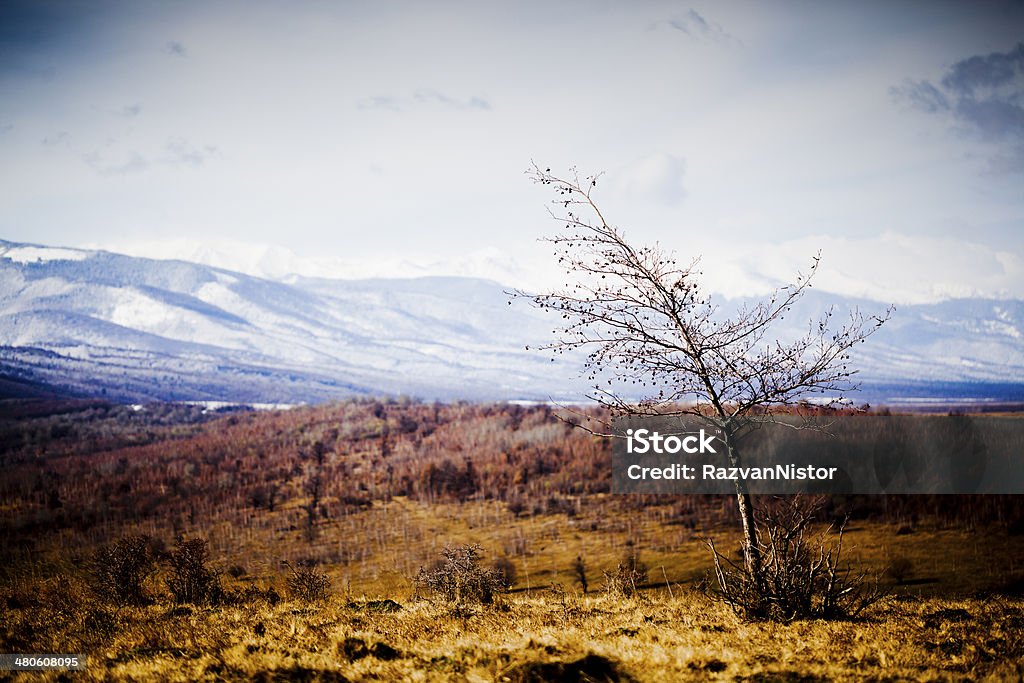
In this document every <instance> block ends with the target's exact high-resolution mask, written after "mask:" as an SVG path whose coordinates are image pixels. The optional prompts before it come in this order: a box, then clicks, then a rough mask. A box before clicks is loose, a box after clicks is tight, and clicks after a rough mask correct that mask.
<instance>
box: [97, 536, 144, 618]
mask: <svg viewBox="0 0 1024 683" xmlns="http://www.w3.org/2000/svg"><path fill="white" fill-rule="evenodd" d="M156 571H157V545H156V543H155V542H154V540H153V538H152V537H150V536H146V535H142V536H125V537H123V538H120V539H118V540H117V541H115V542H114V543H113V544H112V545H108V546H104V547H102V548H100V549H99V550H97V551H96V554H95V555H94V556H93V561H92V578H93V584H94V587H95V589H96V592H97V593H98V594H99V596H100V597H102V598H105V599H107V600H110V601H111V602H114V603H117V604H119V605H143V604H147V603H149V602H151V600H150V598H149V596H148V595H147V594H146V592H145V583H146V581H147V580H148V579H149V578H150V577H152V576H153V575H154V574H156Z"/></svg>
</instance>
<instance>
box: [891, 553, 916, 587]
mask: <svg viewBox="0 0 1024 683" xmlns="http://www.w3.org/2000/svg"><path fill="white" fill-rule="evenodd" d="M885 573H886V575H888V577H889V578H890V579H892V580H893V581H895V582H896V583H903V582H904V581H906V580H908V579H909V578H910V577H911V576H913V574H914V562H913V560H911V559H910V558H908V557H903V556H902V555H901V556H899V557H894V558H892V560H890V561H889V566H888V567H886V568H885Z"/></svg>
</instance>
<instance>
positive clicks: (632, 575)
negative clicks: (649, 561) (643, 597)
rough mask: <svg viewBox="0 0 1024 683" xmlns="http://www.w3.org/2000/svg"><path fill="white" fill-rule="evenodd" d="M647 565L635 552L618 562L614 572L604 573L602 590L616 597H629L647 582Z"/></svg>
mask: <svg viewBox="0 0 1024 683" xmlns="http://www.w3.org/2000/svg"><path fill="white" fill-rule="evenodd" d="M647 572H648V569H647V565H646V564H644V563H643V562H641V561H640V556H639V554H638V553H636V552H635V551H632V552H630V553H628V554H627V555H626V556H625V557H624V558H622V562H619V564H618V566H617V567H616V568H615V571H614V572H604V589H605V590H606V591H607V592H608V593H611V594H612V595H617V596H630V595H633V594H635V593H636V591H637V588H639V587H640V586H642V585H643V584H644V583H645V582H646V581H647Z"/></svg>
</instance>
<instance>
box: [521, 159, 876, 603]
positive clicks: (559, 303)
mask: <svg viewBox="0 0 1024 683" xmlns="http://www.w3.org/2000/svg"><path fill="white" fill-rule="evenodd" d="M527 173H528V175H529V176H530V177H531V178H532V179H533V180H534V182H536V183H539V184H541V185H544V186H547V187H549V188H550V189H552V190H553V191H554V192H555V194H556V197H555V199H554V200H553V201H552V205H553V206H554V209H552V210H551V215H552V217H553V218H555V219H556V220H558V221H559V222H560V223H561V224H562V225H563V226H564V232H562V233H560V234H558V235H556V236H555V237H551V238H548V239H547V241H549V242H551V243H553V244H554V245H555V247H556V252H555V256H556V257H558V261H559V263H560V264H561V265H562V266H563V267H564V268H565V270H566V272H567V274H568V275H569V281H568V282H567V283H566V285H565V287H564V289H561V290H557V291H553V292H549V293H543V294H535V295H530V294H526V293H522V292H518V293H517V294H518V295H519V296H523V297H527V298H529V299H530V300H532V302H533V304H534V305H535V306H537V307H539V308H541V309H544V310H548V311H551V312H553V313H555V314H557V315H559V316H560V317H561V318H562V320H563V325H562V328H561V330H560V333H559V336H558V338H557V339H556V341H553V342H551V343H549V344H546V345H544V346H543V347H542V348H546V349H549V350H552V351H554V352H556V353H564V352H566V351H575V350H584V351H586V352H587V356H586V360H585V368H586V370H587V376H588V379H589V380H590V381H591V382H593V385H592V386H593V391H592V392H591V393H590V394H589V397H590V398H591V399H592V400H595V401H597V402H598V403H600V404H601V405H604V406H605V407H607V408H609V409H611V411H612V414H613V415H619V416H622V415H694V416H698V417H700V418H702V419H704V420H707V421H708V422H710V423H711V424H712V425H713V426H714V427H715V428H716V429H717V431H718V433H719V434H720V438H721V440H722V441H723V443H724V449H725V454H726V457H727V458H728V460H729V464H730V465H731V466H734V467H738V466H740V465H741V461H742V454H741V453H740V449H739V447H738V439H739V437H740V435H741V434H742V432H743V431H744V430H745V429H747V428H748V427H749V426H750V425H751V424H752V421H753V420H755V419H758V420H760V419H765V418H766V417H767V418H770V416H771V415H772V414H773V413H775V412H778V411H779V410H780V409H784V408H786V407H787V406H795V405H799V404H802V403H805V402H806V401H807V400H808V399H817V400H819V401H820V402H821V403H823V404H824V405H825V406H834V405H836V404H839V403H841V402H843V401H844V398H843V393H844V392H846V391H850V390H852V389H853V388H854V385H853V383H852V381H851V378H852V376H853V375H854V373H855V371H854V370H852V369H850V367H849V365H848V361H849V353H850V350H851V349H852V348H853V347H854V346H855V345H856V344H859V343H861V342H863V341H864V340H865V339H866V338H867V337H868V336H870V335H871V334H872V333H873V332H874V331H875V330H876V329H878V327H879V326H881V325H882V323H884V322H885V320H886V319H887V318H888V313H886V314H885V315H884V316H881V317H865V316H864V315H862V314H861V313H860V312H859V311H854V313H853V314H852V315H851V318H850V320H849V321H847V322H846V324H844V325H840V326H834V325H833V322H832V311H831V310H827V311H824V312H823V313H822V315H821V318H820V319H819V320H816V321H811V322H810V323H809V325H808V329H807V332H806V333H805V334H803V335H801V336H800V337H799V338H797V339H794V340H786V341H782V340H780V339H778V338H776V337H774V336H773V335H772V328H773V326H774V324H775V323H776V322H778V321H780V320H781V319H782V318H783V317H784V316H785V315H786V313H787V312H788V311H790V309H791V308H792V307H793V306H794V305H795V304H796V303H797V301H799V300H800V298H801V297H803V296H804V294H805V293H806V292H807V290H808V288H809V287H810V286H811V279H812V278H813V277H814V274H815V272H816V271H817V268H818V261H819V257H818V256H815V257H814V258H813V260H812V262H811V267H810V269H809V271H808V272H807V273H806V274H798V275H797V277H796V280H795V282H793V283H792V284H789V285H786V286H783V287H780V288H778V289H777V290H776V291H775V292H774V293H773V294H771V295H770V296H768V297H766V298H764V299H762V300H760V301H758V302H756V303H753V304H748V305H744V306H742V307H741V308H739V310H737V311H735V312H734V313H733V314H732V315H731V316H730V317H726V316H724V315H722V314H721V312H720V311H719V310H718V307H717V306H716V304H715V303H713V301H712V299H711V297H710V295H709V294H708V293H707V292H706V291H704V289H703V288H702V287H701V284H700V282H699V280H698V275H699V273H698V272H697V271H696V266H697V262H698V259H696V258H695V259H693V260H692V261H690V262H689V263H688V264H685V265H681V264H680V263H679V262H678V261H677V260H676V257H675V255H674V254H673V253H672V252H671V251H667V250H664V249H662V248H661V247H660V246H658V245H654V246H650V245H647V246H642V245H634V244H632V243H630V242H628V241H627V240H626V237H625V235H624V234H623V232H622V231H621V230H619V229H618V228H616V227H614V226H612V225H610V224H609V223H608V221H607V220H606V219H605V217H604V215H603V214H602V213H601V210H600V209H599V208H598V206H597V204H596V203H595V201H594V199H593V197H592V193H593V192H594V190H595V188H596V187H597V181H598V180H599V176H586V177H583V178H581V177H580V176H579V175H578V173H577V172H576V171H575V170H574V169H573V170H572V171H571V172H570V174H569V175H568V176H567V177H564V178H562V177H558V176H556V175H553V174H552V173H551V170H550V169H544V170H541V169H540V168H539V167H538V166H536V165H534V166H533V167H532V169H531V170H529V171H528V172H527ZM623 385H629V386H633V387H637V388H639V393H641V394H642V395H643V398H642V399H640V400H638V401H633V400H630V399H629V398H628V397H627V396H625V395H624V392H622V391H621V390H620V389H619V388H618V387H621V386H623ZM736 503H737V506H738V509H739V516H740V520H741V524H742V528H743V555H744V565H745V571H746V573H747V575H748V578H750V579H751V580H752V581H753V583H754V585H760V583H761V581H760V579H761V577H762V566H761V565H762V558H761V551H760V545H759V543H758V537H757V526H756V524H755V517H754V506H753V504H752V500H751V496H750V493H749V491H748V489H747V486H746V482H745V481H744V480H742V479H738V480H737V481H736Z"/></svg>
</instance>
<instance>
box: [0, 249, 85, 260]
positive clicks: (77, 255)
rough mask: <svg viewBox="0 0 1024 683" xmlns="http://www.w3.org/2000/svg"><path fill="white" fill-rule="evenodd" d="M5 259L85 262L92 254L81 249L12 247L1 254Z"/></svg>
mask: <svg viewBox="0 0 1024 683" xmlns="http://www.w3.org/2000/svg"><path fill="white" fill-rule="evenodd" d="M0 256H2V257H3V258H5V259H9V260H11V261H14V262H15V263H46V262H47V261H83V260H85V259H87V258H89V257H90V256H92V253H91V252H88V251H82V250H80V249H64V248H61V247H28V246H26V247H11V248H10V249H7V250H6V251H4V252H3V253H0Z"/></svg>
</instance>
